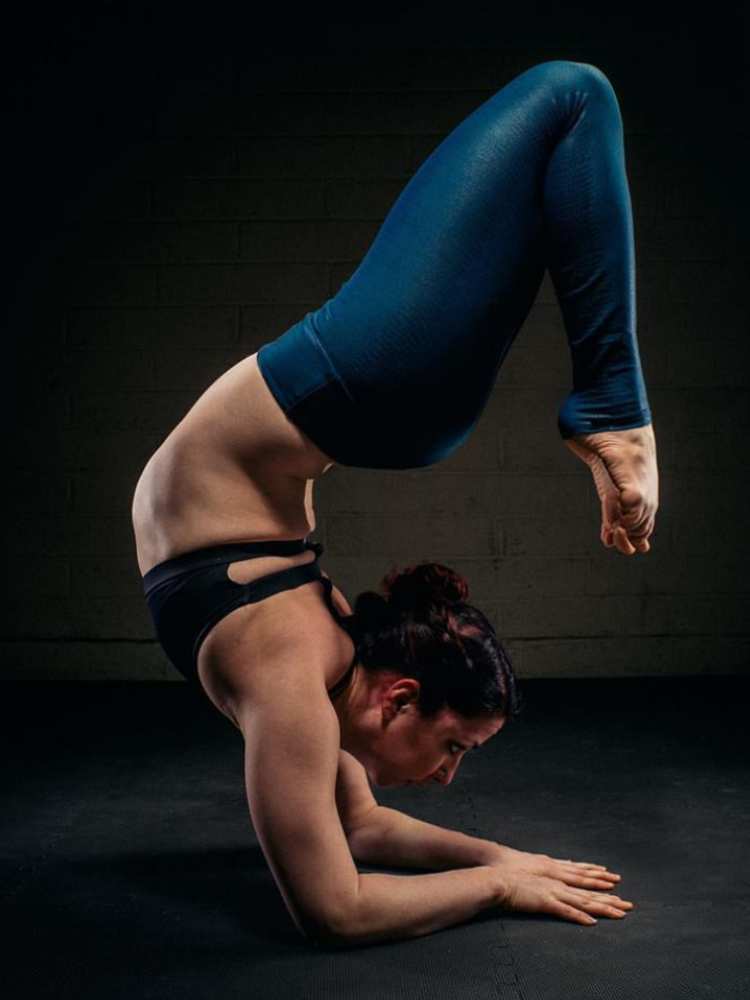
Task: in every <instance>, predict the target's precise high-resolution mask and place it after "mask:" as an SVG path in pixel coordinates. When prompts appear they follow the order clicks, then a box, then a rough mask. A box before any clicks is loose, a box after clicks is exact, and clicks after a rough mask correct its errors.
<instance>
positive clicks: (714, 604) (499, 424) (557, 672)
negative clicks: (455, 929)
mask: <svg viewBox="0 0 750 1000" xmlns="http://www.w3.org/2000/svg"><path fill="white" fill-rule="evenodd" d="M401 41H402V45H401V47H400V48H399V49H398V50H395V49H394V50H393V51H389V52H388V53H387V57H386V55H385V54H384V52H383V51H378V50H377V49H375V50H374V51H369V52H367V53H366V54H365V53H357V54H352V53H351V52H338V53H336V55H335V57H334V56H332V55H329V57H327V58H322V57H321V58H319V59H316V58H315V56H314V54H312V55H308V56H307V57H304V58H303V57H302V56H300V58H299V60H297V61H296V62H295V63H294V65H284V66H281V67H277V68H276V70H275V71H274V72H271V71H269V72H268V73H267V75H266V76H265V77H263V78H262V79H259V74H258V71H257V67H256V66H254V64H252V60H248V62H247V63H244V62H243V61H242V60H241V59H240V58H238V57H237V55H236V54H235V55H234V56H231V55H227V54H226V53H222V52H221V51H220V50H217V49H216V48H215V47H214V48H213V49H212V50H211V51H206V52H205V53H204V58H203V59H202V61H201V63H200V66H198V67H195V66H193V67H192V68H191V71H190V73H189V74H188V73H187V71H185V73H184V75H183V76H182V77H180V78H178V79H176V80H171V81H170V80H169V79H167V77H168V74H167V73H165V74H164V77H165V79H164V80H162V81H161V87H159V86H158V85H157V84H156V83H154V89H153V90H151V91H150V92H149V93H150V95H151V96H150V98H149V100H147V101H146V102H145V103H144V104H143V105H139V107H138V108H137V109H136V111H135V112H134V113H133V115H132V117H131V119H130V120H129V121H128V122H127V123H126V133H127V134H125V135H123V137H122V143H121V149H120V150H119V155H118V156H113V155H112V154H111V153H109V154H108V155H107V157H103V158H102V160H100V161H96V158H94V160H93V161H90V162H89V166H90V168H91V170H92V178H94V179H92V181H91V185H90V186H89V187H88V188H87V186H86V183H85V177H84V182H83V183H82V184H81V188H80V189H79V195H78V198H79V201H78V203H76V204H73V205H72V206H71V205H70V204H66V205H62V203H60V204H59V206H58V207H59V209H60V211H59V215H54V213H53V216H52V218H51V219H49V218H48V223H49V226H48V232H49V233H50V234H51V236H54V240H55V247H56V251H55V253H54V254H50V257H51V258H52V259H53V260H52V264H51V266H50V267H49V276H48V278H47V279H46V283H45V282H44V281H42V279H41V278H39V281H38V283H37V286H35V284H34V282H35V279H34V277H33V275H32V278H31V281H30V286H29V287H30V289H31V291H30V292H29V303H28V305H29V312H28V313H27V314H26V315H27V316H29V315H31V313H32V312H33V320H29V323H30V330H31V333H32V335H33V341H30V342H29V343H28V344H26V345H23V346H22V348H21V349H22V350H23V352H24V353H23V355H22V357H21V361H20V362H19V363H20V364H22V366H23V371H22V372H21V373H20V374H19V378H20V384H21V386H22V391H21V392H20V393H19V401H18V405H17V407H16V408H15V410H14V417H15V420H14V424H13V427H12V434H11V435H10V436H11V437H12V442H11V445H12V450H11V453H10V454H9V456H8V457H7V458H6V471H7V472H8V473H9V476H8V482H9V484H10V486H9V488H8V489H7V490H6V498H5V499H6V507H7V511H8V513H7V514H6V517H5V527H6V539H5V543H4V544H5V548H6V555H7V557H8V558H7V561H6V566H7V570H6V577H7V587H6V591H7V597H6V602H5V605H4V607H3V614H2V622H1V623H0V626H1V631H0V650H1V655H2V663H3V668H2V671H3V674H4V675H5V676H8V677H30V678H33V677H40V678H41V677H45V678H46V677H60V678H91V679H96V678H134V679H136V678H137V679H149V678H153V679H165V678H169V679H175V680H179V679H180V678H179V675H178V674H177V673H176V671H175V670H174V669H173V668H172V667H171V665H170V664H169V663H168V661H167V660H166V657H165V655H164V654H163V653H162V651H161V649H160V647H159V646H158V645H157V644H156V643H155V641H154V640H153V633H152V627H151V622H150V619H149V617H148V612H147V609H146V605H145V602H144V600H143V597H142V590H141V583H140V576H139V573H138V568H137V565H136V561H135V549H134V545H133V539H132V533H131V526H130V518H129V512H130V503H131V498H132V492H133V488H134V486H135V482H136V480H137V477H138V475H139V473H140V470H141V468H142V467H143V465H144V464H145V462H146V461H147V459H148V457H149V456H150V454H151V453H152V451H153V450H154V449H155V448H156V447H157V446H158V444H159V443H160V442H161V441H162V440H163V438H164V437H165V436H166V434H167V433H168V432H169V431H170V430H171V428H172V427H173V426H174V424H175V423H176V422H177V421H178V420H179V419H180V418H181V416H182V415H183V414H184V413H185V411H186V410H187V409H188V408H189V407H190V406H191V405H192V403H193V402H194V400H195V398H196V397H197V396H198V395H199V394H200V393H201V392H202V391H203V390H204V389H205V388H206V387H207V386H208V385H210V383H211V382H212V381H213V380H214V379H215V378H217V377H218V376H219V375H220V374H221V373H222V372H223V371H224V370H225V369H226V368H227V367H229V366H230V365H232V364H234V363H235V362H237V361H239V360H240V359H241V358H243V357H245V356H246V355H248V354H251V353H253V352H254V351H256V350H257V349H258V348H259V347H260V346H261V345H262V344H263V343H264V342H265V341H267V340H269V339H271V338H273V337H275V336H276V335H278V334H279V333H281V332H282V331H283V330H285V329H286V328H287V327H288V326H290V325H291V324H292V323H294V322H295V321H296V320H297V319H299V318H300V317H301V316H302V315H303V314H304V312H305V311H307V310H309V309H312V308H315V307H317V306H318V305H320V304H321V303H322V302H323V301H324V300H325V299H326V298H327V297H328V296H330V295H332V294H334V293H335V292H336V290H337V289H338V288H339V286H340V285H341V283H342V282H343V281H344V280H345V279H346V278H347V277H348V276H349V275H350V274H351V273H352V272H353V270H354V269H355V267H356V265H357V263H358V261H359V260H360V259H361V257H362V255H363V254H364V253H365V251H366V249H367V247H368V245H369V243H370V242H371V240H372V239H373V237H374V235H375V233H376V232H377V230H378V227H379V225H380V223H381V222H382V220H383V218H384V216H385V214H386V213H387V211H388V209H389V207H390V205H391V204H392V203H393V201H394V200H395V198H396V197H397V195H398V193H399V191H400V190H401V189H402V187H403V186H404V184H405V183H406V182H407V180H408V178H409V177H410V176H411V175H412V173H413V172H414V171H415V170H416V169H417V168H418V167H419V165H420V163H421V162H422V161H423V159H424V158H425V157H426V156H427V155H428V154H429V152H430V151H431V150H432V149H433V148H434V147H435V146H436V145H437V144H438V142H440V141H441V139H442V138H443V137H444V136H445V135H446V134H447V133H448V132H449V131H450V130H451V129H452V128H453V127H454V126H456V125H457V124H458V123H459V122H460V121H461V120H462V118H463V117H465V115H467V114H468V113H469V112H470V111H472V110H473V109H474V108H475V107H477V106H478V105H479V104H480V103H481V102H483V101H484V100H485V99H487V98H488V97H489V96H490V95H491V94H492V93H493V92H494V91H495V90H496V89H498V88H499V87H501V86H502V85H503V84H504V83H505V82H507V81H508V80H510V79H511V78H512V77H513V76H514V75H516V74H517V73H518V72H521V71H522V70H523V69H525V68H526V67H528V66H529V65H532V64H533V63H535V62H539V61H542V60H544V59H550V58H571V59H576V60H579V61H586V62H592V63H594V64H595V65H598V66H599V67H600V68H601V69H602V70H604V71H605V72H606V73H607V75H608V76H609V78H610V80H611V81H612V83H613V85H614V86H615V89H616V91H617V93H618V99H619V101H620V106H621V110H622V113H623V120H624V125H625V141H626V158H627V169H628V176H629V180H630V186H631V195H632V201H633V208H634V218H635V233H636V250H637V296H638V313H639V342H640V350H641V356H642V360H643V366H644V372H645V377H646V382H647V386H648V390H649V397H650V401H651V405H652V409H653V413H654V426H655V430H656V436H657V446H658V451H659V459H660V472H661V510H660V513H659V518H658V521H657V528H656V533H655V535H654V538H653V539H652V551H651V552H650V553H649V554H648V555H646V556H635V557H633V558H630V559H629V558H626V557H625V556H622V555H620V554H619V553H617V552H615V551H614V550H606V549H604V548H603V547H602V545H601V543H600V542H599V505H598V501H597V499H596V495H595V493H594V489H593V483H592V481H591V477H590V475H589V473H588V471H587V469H586V468H585V467H584V466H583V465H582V464H581V463H579V462H578V461H577V460H576V459H575V458H574V456H573V455H572V454H570V453H569V452H568V451H567V450H566V449H565V448H564V447H563V444H562V442H561V441H560V439H559V437H558V434H557V430H556V425H555V420H556V412H557V407H558V406H559V404H560V402H561V400H562V398H563V397H564V395H565V393H566V392H567V391H568V389H569V386H570V379H571V375H570V363H569V358H568V353H567V344H566V340H565V336H564V331H563V326H562V321H561V316H560V313H559V309H558V306H557V303H556V300H555V297H554V293H553V289H552V286H551V284H550V281H549V277H548V276H547V277H545V281H544V284H543V286H542V289H541V292H540V295H539V297H538V300H537V302H536V304H535V305H534V307H533V309H532V311H531V314H530V315H529V317H528V320H527V322H526V324H525V327H524V328H523V330H522V331H521V333H520V334H519V336H518V339H517V341H516V343H515V345H514V346H513V348H512V350H511V352H510V354H509V356H508V358H507V360H506V362H505V365H504V367H503V369H502V371H501V375H500V378H499V381H498V383H497V385H496V388H495V391H494V393H493V396H492V398H491V400H490V402H489V404H488V406H487V408H486V410H485V412H484V414H483V416H482V418H481V421H480V423H479V425H478V427H477V428H476V430H475V431H474V433H473V435H472V437H471V438H470V440H469V441H468V442H467V443H466V444H465V445H464V446H463V447H462V448H461V449H460V450H459V451H458V452H456V453H455V454H454V455H453V456H451V457H450V458H449V459H448V460H446V461H444V462H442V463H440V464H438V465H436V466H433V467H430V468H428V469H422V470H415V471H405V472H383V471H379V470H362V469H344V468H337V469H335V470H334V471H333V472H331V473H329V474H328V475H327V476H325V477H324V478H323V479H322V480H321V481H319V482H318V484H317V486H316V494H315V507H316V512H317V517H318V528H317V530H316V532H315V535H314V537H315V538H317V539H318V540H320V541H322V542H323V544H324V545H325V546H326V553H325V556H324V561H323V566H324V568H325V569H326V571H327V572H328V573H329V574H330V575H331V576H332V577H333V579H334V580H335V581H336V582H337V584H338V585H339V586H340V587H341V588H342V589H343V591H344V592H345V593H346V594H347V595H348V596H349V597H350V599H353V597H354V596H355V595H356V593H358V592H359V591H360V590H362V589H365V588H368V587H371V586H374V585H376V584H377V582H378V580H379V579H380V578H381V577H382V575H383V574H384V573H385V572H386V571H387V570H388V569H389V568H390V567H391V566H392V565H395V564H398V565H404V564H408V563H410V562H414V561H418V560H422V559H429V560H436V561H441V562H445V563H447V564H449V565H452V566H454V567H455V568H456V569H457V570H459V571H460V572H462V573H464V574H465V575H466V576H467V578H468V579H469V581H470V586H471V593H470V597H471V599H472V600H473V601H475V602H476V603H477V604H478V605H479V606H480V607H482V608H483V609H484V610H485V612H486V613H488V614H489V615H490V617H491V619H492V620H493V622H494V624H495V625H496V627H497V629H498V632H499V634H500V636H501V637H502V638H503V639H504V640H505V641H506V643H507V645H508V648H509V650H510V652H511V656H512V658H513V660H514V663H515V665H516V668H517V670H518V672H519V674H520V676H521V677H552V676H571V677H583V676H626V675H631V674H641V675H646V674H650V675H656V674H685V673H688V674H692V673H712V674H721V673H733V672H739V671H743V670H745V669H747V665H748V659H749V658H750V657H749V655H748V654H749V652H750V638H749V636H748V618H749V617H750V616H748V582H747V575H746V573H745V572H744V570H745V564H746V557H747V528H746V518H745V511H746V503H747V502H746V495H747V489H746V487H747V485H748V475H747V470H746V462H745V456H746V454H747V446H746V439H747V434H748V406H747V401H748V390H747V382H748V378H747V367H748V365H747V363H748V338H747V321H746V318H745V317H746V300H747V290H746V284H745V278H744V271H743V269H744V268H745V267H746V249H745V251H744V253H745V259H744V261H743V260H742V258H741V257H740V253H741V250H740V247H739V237H738V234H739V226H737V219H736V216H734V214H733V207H734V205H735V201H734V195H733V187H732V185H733V183H734V182H735V180H736V175H735V174H734V173H732V162H733V154H732V151H737V152H739V151H740V150H741V149H742V148H746V147H743V142H744V143H746V132H743V131H742V129H743V128H744V124H740V119H739V116H736V115H734V112H735V111H736V108H734V109H733V108H728V107H727V104H726V100H727V97H726V93H727V92H726V91H725V90H723V89H722V86H723V84H722V83H721V81H720V82H719V83H717V84H716V89H715V90H714V91H711V90H710V89H709V88H708V85H707V83H706V80H705V79H703V80H702V82H701V79H700V75H699V74H698V72H697V70H696V69H695V67H696V66H697V65H698V60H697V54H699V46H700V39H697V38H696V39H694V40H693V41H692V42H691V41H689V40H686V39H683V40H680V39H677V41H676V42H674V48H673V50H672V54H671V58H672V62H671V63H670V64H669V67H670V68H669V70H668V71H667V70H665V72H664V75H663V77H659V75H658V74H656V75H655V71H654V67H655V66H656V64H657V60H656V58H655V53H656V50H657V48H658V46H656V44H655V43H654V44H653V45H652V48H651V49H650V50H649V51H650V52H651V56H652V61H651V62H650V63H648V65H647V68H648V70H649V72H648V73H641V72H639V65H638V62H637V60H633V59H631V58H629V57H628V56H627V53H626V51H625V49H626V47H625V46H624V45H623V46H622V47H621V48H617V47H616V45H617V42H616V41H612V39H611V37H610V36H606V37H605V35H604V33H602V37H601V38H589V39H588V40H585V41H584V42H579V43H577V42H576V41H575V39H574V38H572V37H571V38H568V39H567V40H566V39H565V38H562V40H560V39H559V38H550V37H545V38H542V39H541V41H539V42H538V43H536V44H532V43H531V41H529V40H528V39H527V40H526V41H525V42H524V43H523V44H519V45H515V46H511V45H509V44H503V45H501V44H498V45H492V44H490V40H489V39H488V40H486V41H485V43H484V44H475V45H474V46H473V47H471V48H468V47H465V46H463V47H462V46H457V47H455V48H453V49H449V48H448V45H449V44H450V38H446V39H445V42H444V44H443V46H442V47H441V48H440V49H436V48H434V47H433V48H431V49H429V50H428V49H426V48H421V47H420V45H419V40H418V39H415V40H414V41H413V44H412V45H411V46H409V45H408V44H406V42H404V40H403V38H402V40H401ZM407 41H408V40H407ZM522 41H523V39H522ZM641 68H642V67H641ZM677 72H682V73H684V83H683V84H681V86H682V87H683V90H682V93H683V94H684V100H679V101H678V100H676V99H675V94H676V93H677V92H678V89H679V88H677V87H676V86H675V84H674V79H673V77H674V74H675V73H677ZM152 82H153V81H152ZM660 82H661V83H662V84H664V88H663V89H659V88H658V87H656V86H655V85H656V84H658V83H660ZM712 106H713V107H714V108H715V107H716V106H720V107H721V108H722V109H723V115H720V116H719V118H716V117H715V116H714V118H713V119H712V120H711V121H712V127H710V128H709V132H708V133H706V132H705V131H704V132H701V134H697V133H696V129H695V122H696V117H699V118H700V119H701V120H702V121H703V122H704V123H705V121H706V115H707V113H708V111H709V110H710V109H711V107H712ZM719 140H721V142H720V141H719ZM50 152H51V154H52V155H53V156H54V150H52V151H50ZM50 238H51V237H50ZM32 298H35V299H37V300H38V299H44V302H43V303H39V302H38V301H37V304H36V309H35V310H34V309H32V308H31V299H32ZM21 311H22V312H23V302H22V303H21ZM17 329H18V330H20V329H22V326H18V327H17Z"/></svg>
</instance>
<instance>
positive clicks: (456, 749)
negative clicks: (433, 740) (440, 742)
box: [451, 743, 463, 753]
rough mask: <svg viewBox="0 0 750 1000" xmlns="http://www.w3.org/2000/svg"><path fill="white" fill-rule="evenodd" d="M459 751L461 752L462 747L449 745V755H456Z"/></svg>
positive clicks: (456, 744)
mask: <svg viewBox="0 0 750 1000" xmlns="http://www.w3.org/2000/svg"><path fill="white" fill-rule="evenodd" d="M454 748H455V749H454ZM461 750H463V747H462V746H460V745H459V744H458V743H451V753H458V752H459V751H461Z"/></svg>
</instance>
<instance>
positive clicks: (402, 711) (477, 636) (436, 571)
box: [348, 563, 522, 784]
mask: <svg viewBox="0 0 750 1000" xmlns="http://www.w3.org/2000/svg"><path fill="white" fill-rule="evenodd" d="M381 589H382V593H376V592H374V591H365V592H364V593H361V594H360V595H359V596H358V597H357V599H356V601H355V605H354V614H353V616H352V618H350V619H349V620H348V626H349V630H350V633H351V635H352V638H353V639H354V641H355V644H356V647H357V654H358V661H359V663H360V664H361V671H363V673H364V677H363V678H362V681H361V683H360V691H361V692H365V693H364V694H363V695H361V696H360V699H359V702H358V704H359V708H360V714H361V715H363V716H364V717H363V718H361V719H360V723H361V727H360V737H361V739H360V741H359V743H360V745H359V747H358V749H359V750H360V754H359V756H360V759H362V758H363V757H366V758H368V760H367V762H366V763H365V761H364V760H363V763H365V766H368V764H369V766H368V770H369V771H370V772H371V776H373V780H375V781H376V783H377V784H393V783H402V782H404V781H418V782H421V781H424V780H428V779H430V778H434V779H435V780H440V781H443V783H449V782H450V780H452V777H453V774H454V773H455V770H456V767H457V766H458V763H460V760H461V759H462V757H463V754H464V753H465V752H466V750H467V749H471V748H473V747H474V745H475V744H476V743H479V744H481V743H483V742H484V741H485V740H486V739H489V738H490V737H491V736H492V735H494V733H496V732H498V731H499V730H500V729H501V728H502V727H503V726H504V725H505V724H506V723H507V722H508V720H509V719H511V718H513V717H514V716H516V715H518V714H519V713H520V711H521V707H522V699H521V696H520V693H519V691H518V684H517V681H516V678H515V675H514V673H513V668H512V665H511V662H510V659H509V657H508V654H507V652H506V650H505V648H504V647H503V645H502V643H501V642H500V640H499V639H498V637H497V635H496V634H495V630H494V629H493V627H492V625H491V624H490V622H489V621H488V620H487V618H486V617H485V616H484V615H483V614H482V612H481V611H479V609H478V608H475V607H473V606H472V605H470V604H468V603H467V599H468V596H469V587H468V583H467V582H466V580H465V579H464V578H463V577H462V576H460V575H459V574H458V573H456V572H455V571H453V570H451V569H449V568H448V567H447V566H443V565H441V564H440V563H421V564H419V565H415V566H410V567H407V568H406V569H404V570H401V571H399V570H396V569H394V570H392V571H391V572H390V573H389V574H388V575H387V576H386V577H385V578H384V579H383V581H382V584H381ZM365 735H366V738H364V739H363V738H362V737H364V736H365ZM363 744H364V745H363ZM378 775H379V776H380V777H381V779H383V780H378V777H377V776H378Z"/></svg>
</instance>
